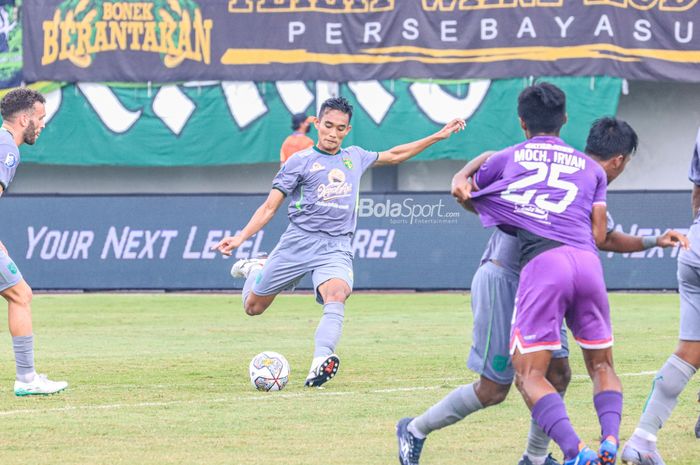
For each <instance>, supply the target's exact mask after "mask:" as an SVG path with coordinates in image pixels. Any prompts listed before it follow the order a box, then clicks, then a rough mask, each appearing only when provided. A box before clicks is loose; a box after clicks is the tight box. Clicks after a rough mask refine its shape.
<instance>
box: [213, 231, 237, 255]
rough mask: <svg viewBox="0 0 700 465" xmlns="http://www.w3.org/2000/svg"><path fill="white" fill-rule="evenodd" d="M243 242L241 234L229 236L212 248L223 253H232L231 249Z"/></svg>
mask: <svg viewBox="0 0 700 465" xmlns="http://www.w3.org/2000/svg"><path fill="white" fill-rule="evenodd" d="M242 243H243V238H242V237H241V236H238V235H236V236H227V237H224V238H223V239H221V240H220V241H219V243H218V244H216V245H215V246H214V247H212V248H211V250H218V251H219V252H221V254H222V255H228V256H230V255H231V251H232V250H233V249H235V248H236V247H240V246H241V244H242Z"/></svg>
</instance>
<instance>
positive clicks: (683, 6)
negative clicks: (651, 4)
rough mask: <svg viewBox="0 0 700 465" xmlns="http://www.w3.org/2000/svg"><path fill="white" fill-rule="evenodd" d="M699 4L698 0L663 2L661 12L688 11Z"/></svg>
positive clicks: (667, 0) (660, 7) (660, 5)
mask: <svg viewBox="0 0 700 465" xmlns="http://www.w3.org/2000/svg"><path fill="white" fill-rule="evenodd" d="M696 3H698V0H661V1H660V3H659V10H661V11H688V10H690V9H691V8H693V7H694V6H695V4H696Z"/></svg>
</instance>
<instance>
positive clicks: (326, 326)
mask: <svg viewBox="0 0 700 465" xmlns="http://www.w3.org/2000/svg"><path fill="white" fill-rule="evenodd" d="M351 117H352V106H351V105H350V104H349V103H348V101H347V100H345V99H344V98H342V97H339V98H332V99H328V100H326V101H325V102H324V103H323V104H322V105H321V108H320V111H319V114H318V119H317V120H316V122H315V126H316V130H317V133H318V142H317V143H316V146H315V147H312V148H309V149H305V150H302V151H300V152H297V153H295V154H294V155H293V156H292V157H291V158H290V159H289V160H287V162H286V163H285V164H284V165H283V166H282V168H281V169H280V171H279V173H278V174H277V176H275V179H274V180H273V182H272V190H271V191H270V194H269V196H268V198H267V200H266V201H265V203H263V205H261V206H260V208H259V209H258V210H257V211H256V212H255V214H253V216H252V218H251V219H250V221H249V222H248V224H247V225H246V226H245V227H244V228H243V230H241V231H240V232H239V233H238V234H236V235H235V236H229V237H225V238H224V239H222V240H221V242H219V244H218V245H217V246H216V247H215V248H216V249H218V250H219V251H220V252H221V253H223V254H225V255H230V254H231V251H232V250H233V249H235V248H236V247H238V246H240V245H241V244H242V243H243V242H244V241H246V240H247V239H248V238H249V237H251V236H252V235H253V234H255V233H257V232H258V231H260V230H261V229H262V228H263V227H264V226H265V225H266V224H267V223H268V222H269V221H270V220H271V219H272V217H273V216H274V215H275V213H276V212H277V210H278V209H279V207H280V206H281V205H282V203H283V202H284V200H285V198H289V199H290V202H289V207H288V210H287V215H288V217H289V221H290V224H289V227H288V228H287V231H286V232H285V233H284V234H283V235H282V237H281V238H280V241H279V243H278V244H277V246H276V247H275V249H274V250H273V251H272V253H271V254H270V257H269V258H267V259H248V260H240V261H238V262H236V264H234V266H233V268H232V270H231V274H232V275H233V276H234V277H239V276H240V277H245V278H246V282H245V285H244V287H243V306H244V308H245V311H246V313H247V314H248V315H260V314H261V313H263V312H264V311H265V310H266V309H267V308H268V307H269V306H270V304H272V302H273V300H274V299H275V297H276V296H277V294H279V293H280V292H281V291H283V290H286V289H289V288H291V287H293V286H294V285H295V284H296V283H298V282H299V280H300V279H301V278H302V277H303V276H304V275H305V274H307V273H311V279H312V281H313V285H314V289H315V292H316V299H317V301H318V302H319V303H321V304H323V316H322V317H321V321H320V323H319V325H318V327H317V329H316V334H315V347H314V356H313V360H312V363H311V369H310V370H309V375H308V376H307V379H306V382H305V385H306V386H309V387H312V386H320V385H322V384H323V383H325V382H326V381H328V380H330V379H331V378H332V377H333V376H334V375H335V374H336V372H337V370H338V366H339V363H340V359H339V358H338V356H337V355H336V354H335V348H336V345H337V343H338V341H339V339H340V335H341V332H342V325H343V319H344V314H345V301H346V300H347V298H348V297H349V296H350V293H351V291H352V285H353V273H352V258H353V257H352V243H351V240H352V235H353V234H354V232H355V226H356V222H357V211H356V203H357V199H358V196H359V187H360V178H361V176H362V174H363V173H364V171H365V170H367V169H368V168H369V167H370V166H379V165H390V164H398V163H401V162H404V161H406V160H408V159H409V158H412V157H414V156H416V155H418V154H419V153H420V152H422V151H423V150H425V149H427V148H428V147H430V146H431V145H433V144H435V143H436V142H439V141H441V140H444V139H447V138H448V137H450V135H452V133H454V132H458V131H461V130H462V129H464V120H461V119H454V120H452V121H451V122H449V123H448V124H446V125H445V126H444V127H443V128H442V129H441V130H440V131H438V132H436V133H435V134H433V135H430V136H428V137H425V138H423V139H420V140H416V141H414V142H409V143H407V144H403V145H398V146H396V147H394V148H391V149H389V150H387V151H382V152H369V151H366V150H364V149H362V148H360V147H356V146H352V147H347V148H343V147H342V142H343V139H345V137H346V136H347V135H348V133H349V132H350V130H351V125H350V120H351Z"/></svg>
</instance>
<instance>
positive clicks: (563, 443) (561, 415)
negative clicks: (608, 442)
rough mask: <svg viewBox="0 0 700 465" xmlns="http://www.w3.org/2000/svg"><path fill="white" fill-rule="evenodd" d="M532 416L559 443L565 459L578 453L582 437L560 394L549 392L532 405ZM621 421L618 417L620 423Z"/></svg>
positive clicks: (571, 457) (569, 458)
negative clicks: (572, 421)
mask: <svg viewBox="0 0 700 465" xmlns="http://www.w3.org/2000/svg"><path fill="white" fill-rule="evenodd" d="M596 405H597V404H596ZM532 418H533V419H534V420H535V421H536V422H537V424H538V425H539V427H540V428H542V430H543V431H544V432H545V433H547V435H548V436H549V437H550V438H552V439H553V440H554V442H556V443H557V444H558V445H559V447H560V448H561V450H562V452H564V459H565V460H571V459H573V458H574V457H576V456H577V455H578V445H579V443H580V442H581V439H580V438H579V437H578V434H576V431H574V427H573V426H572V425H571V421H570V420H569V416H568V415H567V413H566V406H565V405H564V401H563V400H562V398H561V396H560V395H559V394H557V393H552V394H547V395H546V396H544V397H542V398H541V399H540V400H538V401H537V403H535V405H534V406H533V407H532ZM619 423H620V422H619V417H618V425H619Z"/></svg>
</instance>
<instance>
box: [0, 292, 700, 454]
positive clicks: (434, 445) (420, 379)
mask: <svg viewBox="0 0 700 465" xmlns="http://www.w3.org/2000/svg"><path fill="white" fill-rule="evenodd" d="M611 304H612V308H613V321H614V327H615V335H616V346H615V358H616V367H617V370H618V373H620V374H621V377H622V381H623V384H624V388H625V412H624V418H623V424H622V439H623V440H624V439H626V438H627V437H628V436H629V435H630V434H631V432H632V431H633V429H634V426H635V424H636V422H637V420H638V418H639V414H640V411H641V408H642V406H643V404H644V401H645V398H646V396H647V394H648V391H649V387H650V385H651V380H652V377H653V373H654V372H655V371H656V370H657V369H658V368H659V367H660V366H661V365H662V364H663V362H664V361H665V360H666V358H667V357H668V355H669V354H670V353H671V352H672V351H673V350H674V347H675V344H676V339H677V334H678V328H677V325H678V296H677V295H675V294H611ZM33 311H34V326H35V333H36V346H37V347H36V349H37V350H36V358H37V367H38V368H39V370H40V371H41V372H46V373H48V374H49V375H50V376H51V377H53V378H54V379H66V380H68V381H69V382H70V387H69V388H68V390H67V391H65V392H64V393H62V394H59V395H55V396H49V397H42V398H15V396H14V394H13V392H12V382H13V380H14V362H13V356H12V349H11V344H10V337H9V335H7V333H5V334H6V336H5V338H4V339H3V340H4V343H3V344H2V347H1V348H0V350H2V353H3V356H2V357H1V361H0V464H2V465H14V464H27V463H41V464H43V465H48V464H65V465H68V464H89V465H98V464H110V465H113V464H130V465H131V464H159V465H164V464H206V465H216V464H222V465H223V464H226V465H232V464H233V465H238V464H250V463H264V464H284V465H295V464H299V465H301V464H304V465H307V464H324V465H329V464H342V465H365V464H368V465H369V464H372V465H375V464H376V465H379V464H395V463H398V462H397V460H396V449H397V446H396V439H395V435H394V424H395V422H396V421H397V420H398V419H399V418H401V417H403V416H414V415H416V414H419V413H421V412H422V411H424V409H426V408H427V407H429V406H430V405H432V404H433V403H435V402H437V401H438V400H440V399H441V398H442V397H443V396H444V395H446V394H447V393H448V392H450V390H451V389H453V388H454V387H456V386H458V385H459V384H463V383H467V382H471V381H472V380H474V379H475V375H474V374H473V373H471V372H470V371H468V370H467V369H466V367H465V360H466V357H467V354H468V350H469V345H470V340H471V314H470V311H469V295H468V294H456V293H455V294H357V295H354V296H352V297H351V298H350V301H349V303H348V305H347V307H346V319H345V330H344V334H343V338H342V340H341V342H340V346H339V348H338V353H339V355H340V357H341V367H340V371H339V373H338V376H337V377H336V378H335V379H334V380H332V381H331V382H329V383H328V384H327V385H326V388H325V389H311V390H310V389H306V388H304V387H303V382H304V378H305V376H306V372H307V370H308V364H309V362H310V357H311V353H312V345H313V334H314V330H315V328H316V324H317V322H318V319H319V316H320V313H321V308H320V307H319V306H318V305H317V304H316V303H315V302H314V301H313V298H312V297H311V296H309V295H298V296H282V297H280V298H279V299H278V301H276V302H275V304H273V306H272V307H271V308H270V309H268V311H267V312H266V313H265V314H264V315H262V316H259V317H248V316H246V315H245V314H244V313H243V310H242V308H241V303H240V296H238V295H233V294H231V295H171V294H166V295H163V294H154V295H136V294H107V295H104V294H86V295H80V294H76V295H38V296H36V297H35V299H34V304H33ZM3 313H4V312H3ZM5 323H6V322H5ZM263 350H274V351H277V352H280V353H282V354H283V355H285V356H286V357H287V359H288V360H289V362H290V364H291V367H292V374H291V379H290V382H289V384H288V385H287V387H286V388H285V389H284V390H283V391H282V392H277V393H260V392H257V391H255V390H253V388H252V387H251V385H250V382H249V380H248V373H247V371H248V363H249V362H250V359H251V358H252V357H253V356H254V355H255V354H257V353H258V352H261V351H263ZM571 361H572V366H573V371H574V379H573V381H572V384H571V386H570V388H569V392H568V394H567V397H566V403H567V406H568V408H569V413H570V415H571V418H572V421H573V423H574V425H575V427H576V428H577V429H578V431H579V432H580V434H581V435H582V437H583V438H584V440H585V441H587V442H589V443H593V442H594V441H595V439H596V435H597V434H598V426H597V420H596V417H595V414H594V410H593V406H592V401H591V384H590V381H589V380H588V379H587V377H586V376H585V371H584V368H583V365H582V362H581V356H580V352H579V351H578V349H576V348H574V350H573V351H572V357H571ZM698 389H700V379H698V378H697V377H696V378H695V379H693V380H692V381H691V382H690V384H689V385H688V387H687V389H686V390H685V392H684V393H683V394H682V395H681V398H680V401H679V404H678V406H677V408H676V410H675V411H674V413H673V415H672V416H671V418H670V420H669V422H668V424H667V425H666V427H664V429H663V430H662V431H661V434H660V449H661V452H662V454H663V455H664V458H665V460H666V463H668V464H674V465H697V464H698V463H700V440H697V439H695V437H694V435H693V433H692V429H693V425H694V424H695V421H696V419H697V416H698V414H699V413H700V406H699V405H698V404H697V403H696V402H695V400H696V396H697V392H698ZM528 425H529V414H528V412H527V410H526V408H525V406H524V404H523V402H522V400H521V398H520V395H519V394H518V392H517V391H516V390H515V389H513V390H512V391H511V394H510V396H509V398H508V400H507V401H506V402H504V403H503V404H502V405H500V406H497V407H494V408H491V409H488V410H486V411H482V412H479V413H477V414H475V415H473V416H471V417H468V418H467V419H466V420H465V421H462V422H461V423H459V424H457V425H454V426H452V427H449V428H446V429H444V430H441V431H438V432H436V433H434V434H432V435H431V436H430V437H429V438H428V440H427V442H426V445H425V449H424V452H423V456H422V460H421V464H423V465H438V464H440V465H451V464H460V465H462V464H481V463H489V464H498V465H501V464H502V465H507V464H513V465H515V464H516V463H517V461H518V459H519V457H520V454H521V453H522V451H523V449H524V445H525V438H526V434H527V428H528ZM555 456H556V457H561V454H560V452H559V451H558V449H555Z"/></svg>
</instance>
